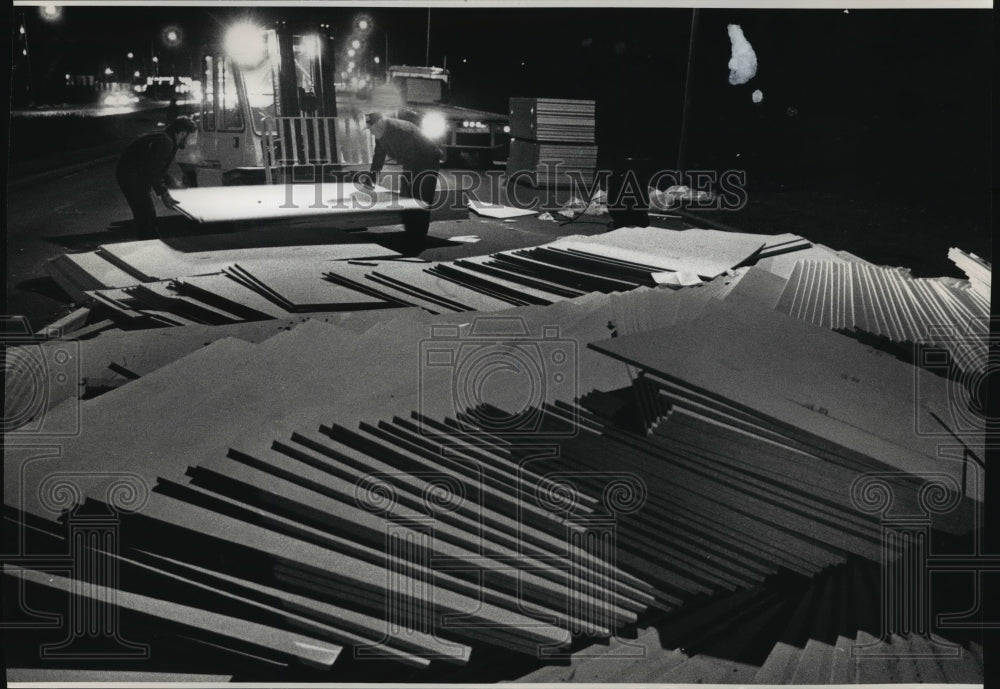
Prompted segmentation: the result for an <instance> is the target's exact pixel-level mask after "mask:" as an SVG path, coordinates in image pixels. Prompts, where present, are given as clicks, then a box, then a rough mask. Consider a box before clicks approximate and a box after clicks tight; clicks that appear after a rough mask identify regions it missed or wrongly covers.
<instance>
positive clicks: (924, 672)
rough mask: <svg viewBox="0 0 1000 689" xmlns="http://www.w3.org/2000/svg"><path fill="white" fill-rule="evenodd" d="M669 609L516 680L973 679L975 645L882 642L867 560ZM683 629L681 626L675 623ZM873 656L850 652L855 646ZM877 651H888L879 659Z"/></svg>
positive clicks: (875, 584)
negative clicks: (635, 627) (625, 633)
mask: <svg viewBox="0 0 1000 689" xmlns="http://www.w3.org/2000/svg"><path fill="white" fill-rule="evenodd" d="M785 579H786V580H785V581H784V582H783V583H782V585H780V586H773V587H758V588H754V589H747V590H742V591H737V592H734V593H729V594H725V595H720V596H715V597H712V598H708V599H706V600H704V601H699V602H697V603H695V604H692V605H689V606H685V607H684V608H682V609H681V610H679V611H676V612H673V613H668V614H665V615H663V616H662V618H660V619H658V620H656V621H655V622H653V623H651V624H649V625H648V626H645V627H642V628H640V629H639V630H638V631H637V633H636V635H635V637H634V638H632V637H628V638H624V639H614V640H612V641H611V643H609V644H607V645H595V646H589V647H586V648H584V649H581V650H580V651H577V652H576V653H574V654H572V655H571V656H570V658H569V659H568V661H567V662H566V663H564V664H562V665H547V666H543V667H541V668H539V669H537V670H535V671H533V672H530V673H528V674H526V675H524V676H522V677H520V678H518V680H517V681H519V682H531V683H548V682H553V683H554V682H581V683H593V684H599V683H605V682H636V683H643V682H649V683H665V684H666V683H669V684H673V683H677V684H687V683H696V682H697V683H706V684H744V685H746V684H764V685H775V684H796V685H824V684H918V683H937V684H964V683H972V684H976V683H978V682H981V681H982V678H983V674H984V672H983V660H984V659H983V647H982V645H981V643H977V642H976V641H975V640H972V639H969V640H966V641H965V643H964V644H963V646H964V648H961V647H958V646H955V645H953V644H950V643H948V642H945V641H943V640H942V639H941V638H940V637H932V638H930V639H928V638H924V637H922V636H919V635H916V634H914V635H910V636H909V637H902V636H899V635H892V636H891V637H889V639H887V643H885V644H881V643H880V638H881V629H880V625H881V620H880V618H879V603H878V601H879V597H880V595H881V586H882V582H881V580H880V571H879V568H878V566H877V565H875V564H874V563H871V562H868V561H865V560H861V559H859V558H850V559H849V560H848V561H847V562H846V563H844V564H842V565H836V566H833V567H830V568H828V569H826V570H824V571H823V572H822V573H821V574H820V575H818V576H817V577H815V578H813V579H811V580H809V582H808V583H807V584H806V585H803V582H802V581H801V580H795V579H794V578H792V577H786V578H785ZM682 630H683V631H682ZM855 646H858V647H866V649H867V650H868V651H870V652H872V655H869V656H863V655H857V656H856V655H853V654H852V649H853V648H854V647H855ZM877 653H883V654H885V656H888V657H891V658H892V662H886V657H885V656H883V657H879V656H878V655H876V654H877Z"/></svg>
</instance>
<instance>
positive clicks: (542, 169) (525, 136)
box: [507, 98, 597, 188]
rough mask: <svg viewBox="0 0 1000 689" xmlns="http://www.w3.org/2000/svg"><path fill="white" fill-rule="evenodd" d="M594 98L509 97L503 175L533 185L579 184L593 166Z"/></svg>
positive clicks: (591, 176)
mask: <svg viewBox="0 0 1000 689" xmlns="http://www.w3.org/2000/svg"><path fill="white" fill-rule="evenodd" d="M595 107H596V106H595V103H594V101H585V100H565V99H559V98H511V99H510V135H511V141H510V154H509V155H508V157H507V178H508V179H511V180H515V181H517V182H520V183H522V184H529V185H531V186H533V187H559V186H570V185H572V184H585V185H587V187H588V188H589V186H590V185H591V183H592V182H593V180H594V173H595V171H596V169H597V146H596V145H595V144H594V131H595V126H596V120H595V112H596V110H595Z"/></svg>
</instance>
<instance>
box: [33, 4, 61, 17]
mask: <svg viewBox="0 0 1000 689" xmlns="http://www.w3.org/2000/svg"><path fill="white" fill-rule="evenodd" d="M38 11H39V13H41V15H42V18H43V19H46V20H48V21H55V20H56V19H58V18H59V16H60V15H61V14H62V8H61V7H59V5H53V4H52V3H46V4H44V5H42V6H41V7H39V8H38Z"/></svg>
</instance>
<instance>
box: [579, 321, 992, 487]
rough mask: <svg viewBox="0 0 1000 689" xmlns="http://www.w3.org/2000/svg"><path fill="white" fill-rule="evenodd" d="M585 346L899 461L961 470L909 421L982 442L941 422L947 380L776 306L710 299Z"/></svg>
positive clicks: (858, 450)
mask: <svg viewBox="0 0 1000 689" xmlns="http://www.w3.org/2000/svg"><path fill="white" fill-rule="evenodd" d="M734 329H737V331H738V332H739V333H740V337H733V336H732V333H733V332H734ZM591 346H592V347H593V348H595V349H596V350H597V351H600V352H604V353H606V354H608V355H610V356H613V357H615V358H617V359H619V360H622V361H625V362H627V363H629V364H632V365H635V366H638V367H640V368H642V369H643V370H647V371H649V372H650V373H652V374H653V375H656V376H661V377H663V378H665V379H667V380H673V381H679V382H682V383H683V384H685V385H689V386H691V387H692V388H694V389H696V390H700V391H704V392H706V393H708V394H709V395H712V396H717V397H718V398H720V399H724V400H730V401H732V403H734V404H737V405H739V406H741V407H743V408H745V409H747V410H750V411H752V412H753V413H756V414H760V415H762V416H763V417H765V418H768V419H771V420H773V421H775V422H777V423H779V424H783V425H786V426H787V427H788V428H790V429H796V432H798V433H802V434H804V435H805V436H814V437H816V438H819V439H821V440H823V441H826V442H830V443H833V444H834V445H836V446H840V447H843V448H844V449H845V450H846V451H849V452H851V453H854V454H855V455H856V456H859V457H872V458H876V459H877V461H879V462H882V463H884V464H886V465H888V466H890V467H893V468H895V469H899V470H901V471H906V472H910V473H920V472H925V471H943V472H945V473H947V474H949V475H951V476H953V477H959V476H961V466H959V465H958V464H957V463H953V462H947V461H943V460H941V459H938V442H939V438H937V437H935V436H934V435H933V431H932V432H931V433H929V434H927V435H920V434H918V430H916V429H936V432H937V433H942V434H943V433H947V432H953V433H955V437H956V438H957V439H961V440H962V441H963V442H964V443H965V444H966V445H967V446H968V447H970V448H980V447H981V446H982V439H981V437H980V431H977V430H975V429H972V430H971V431H969V430H966V429H962V428H947V429H944V428H941V423H942V422H940V421H938V420H937V419H952V418H953V417H952V415H951V412H950V401H949V390H948V384H947V381H944V380H941V379H938V378H937V377H936V376H933V375H932V374H929V373H925V372H923V371H919V370H917V371H916V372H915V371H914V369H913V368H912V367H911V366H909V365H906V364H903V363H901V362H898V361H895V360H893V359H892V358H890V357H888V356H885V355H882V354H880V353H878V352H875V351H873V350H870V349H868V348H866V347H864V346H862V345H860V344H858V343H856V342H854V341H853V340H850V339H848V338H843V337H841V336H839V335H837V334H835V333H831V332H829V331H825V330H822V329H819V328H816V327H814V326H811V325H809V324H806V323H802V322H801V321H797V320H794V319H791V318H788V317H787V316H784V315H783V314H777V313H773V312H765V311H758V310H750V309H745V308H744V309H734V308H732V307H727V306H726V305H725V304H724V303H722V302H717V303H713V304H712V308H711V309H709V310H708V311H706V313H705V315H703V316H702V317H700V318H698V319H696V320H694V321H688V322H687V323H685V324H684V325H683V327H674V328H665V329H662V330H658V331H652V332H649V333H644V334H641V335H636V336H632V337H621V338H617V339H615V340H610V341H605V342H601V343H595V344H592V345H591ZM915 373H916V375H917V383H918V384H917V385H916V386H915V385H914V374H915ZM916 389H920V394H921V396H920V398H919V399H917V398H916V396H915V395H916ZM925 393H926V394H925ZM945 423H947V422H945ZM914 424H916V426H915V425H914ZM959 485H961V483H959ZM973 497H975V498H976V499H981V497H982V496H981V495H975V496H973Z"/></svg>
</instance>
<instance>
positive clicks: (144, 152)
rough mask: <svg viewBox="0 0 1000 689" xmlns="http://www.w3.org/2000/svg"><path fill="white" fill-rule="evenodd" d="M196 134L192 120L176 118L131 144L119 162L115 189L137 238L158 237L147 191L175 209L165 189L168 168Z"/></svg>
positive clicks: (154, 211)
mask: <svg viewBox="0 0 1000 689" xmlns="http://www.w3.org/2000/svg"><path fill="white" fill-rule="evenodd" d="M197 131H198V126H197V125H196V124H195V123H194V121H193V120H191V118H189V117H178V118H177V119H175V120H174V121H173V122H171V123H170V124H168V125H167V128H166V129H165V130H163V131H162V132H154V133H152V134H146V135H145V136H142V137H139V138H138V139H136V140H135V141H133V142H132V143H131V144H129V146H128V148H126V149H125V152H124V153H122V157H121V158H120V159H119V160H118V168H117V170H116V174H117V177H118V186H119V187H121V190H122V193H123V194H125V200H126V201H128V206H129V208H131V209H132V217H134V218H135V226H136V230H137V231H138V234H139V236H140V237H142V238H144V239H153V238H155V237H156V236H157V232H156V208H155V207H154V206H153V198H152V196H150V193H149V192H150V190H152V191H154V192H156V195H157V196H159V197H160V200H161V201H163V205H164V206H166V207H167V208H173V207H174V206H176V205H177V202H176V201H175V200H174V198H173V197H172V196H171V195H170V191H169V190H168V189H167V183H168V182H169V180H170V177H169V176H168V175H167V168H169V167H170V163H172V162H173V160H174V156H175V155H177V151H178V150H179V149H182V148H184V147H185V146H186V145H187V143H188V138H189V137H190V136H191V135H192V134H194V133H195V132H197Z"/></svg>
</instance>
